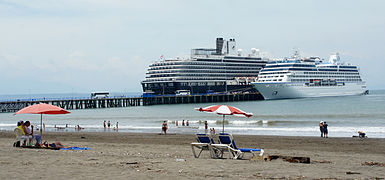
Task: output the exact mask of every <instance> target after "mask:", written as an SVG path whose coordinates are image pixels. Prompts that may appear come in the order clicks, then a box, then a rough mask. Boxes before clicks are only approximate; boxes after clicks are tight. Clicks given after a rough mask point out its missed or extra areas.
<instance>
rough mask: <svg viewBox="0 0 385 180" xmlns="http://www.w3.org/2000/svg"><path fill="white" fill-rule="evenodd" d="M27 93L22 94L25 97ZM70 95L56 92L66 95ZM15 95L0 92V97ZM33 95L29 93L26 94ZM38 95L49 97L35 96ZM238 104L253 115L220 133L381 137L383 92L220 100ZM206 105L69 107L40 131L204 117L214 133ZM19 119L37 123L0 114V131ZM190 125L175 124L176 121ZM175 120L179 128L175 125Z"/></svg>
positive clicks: (217, 121) (35, 120)
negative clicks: (325, 132)
mask: <svg viewBox="0 0 385 180" xmlns="http://www.w3.org/2000/svg"><path fill="white" fill-rule="evenodd" d="M28 96H31V95H25V97H28ZM70 96H71V95H70V94H61V95H56V96H55V98H57V97H63V98H64V97H70ZM15 97H16V96H15ZM15 97H9V96H7V97H5V96H0V99H9V98H15ZM32 97H35V96H32ZM39 97H47V98H48V97H52V95H40V96H39ZM223 104H227V105H231V106H235V107H238V108H240V109H242V110H244V111H246V112H251V113H253V114H254V116H252V117H250V118H244V117H238V116H226V121H225V131H226V132H229V133H233V134H248V135H284V136H320V132H319V126H318V125H319V122H320V121H326V122H327V123H328V124H329V127H328V129H329V136H330V137H351V136H353V135H357V134H358V133H357V132H358V131H364V132H365V133H366V134H367V136H368V137H376V138H385V111H384V109H385V91H384V90H378V91H371V92H370V94H369V95H363V96H346V97H324V98H304V99H283V100H269V101H247V102H228V103H223ZM209 105H212V104H206V103H205V104H177V105H154V106H138V107H126V108H110V109H87V110H71V113H70V114H66V115H43V122H44V123H45V128H46V131H58V130H57V129H56V128H54V127H55V125H56V127H65V126H66V124H67V125H68V128H64V129H61V130H60V131H75V126H76V125H80V126H81V127H83V128H84V129H83V130H82V131H92V132H97V131H100V132H104V131H107V132H108V131H111V132H113V131H115V130H114V127H115V125H116V123H117V122H118V123H119V132H137V133H138V132H139V133H140V132H145V133H160V132H161V125H162V122H163V121H167V122H168V126H169V130H168V133H185V134H194V133H203V132H204V131H205V130H204V123H203V122H204V121H208V125H209V128H215V129H216V132H220V131H222V116H220V115H217V114H212V113H206V112H199V111H196V110H194V108H199V107H206V106H209ZM19 120H23V121H26V120H29V121H31V122H32V124H33V125H35V126H36V127H39V126H40V115H35V114H21V115H13V113H0V130H1V131H11V130H13V129H14V128H15V126H16V122H17V121H19ZM182 120H185V121H187V120H188V121H189V124H190V126H189V127H186V126H184V127H183V126H181V124H182V123H181V121H182ZM103 121H111V123H112V125H111V128H107V129H104V127H103ZM175 121H178V122H179V126H176V125H175Z"/></svg>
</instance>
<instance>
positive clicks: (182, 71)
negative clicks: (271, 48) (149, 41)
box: [146, 69, 259, 74]
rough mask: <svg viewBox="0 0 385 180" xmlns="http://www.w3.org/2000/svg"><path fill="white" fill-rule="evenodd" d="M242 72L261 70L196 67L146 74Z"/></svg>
mask: <svg viewBox="0 0 385 180" xmlns="http://www.w3.org/2000/svg"><path fill="white" fill-rule="evenodd" d="M186 72H187V73H242V72H246V73H258V72H259V70H238V71H231V70H227V69H226V71H223V70H211V69H210V70H201V69H196V70H171V71H155V72H153V71H150V72H148V73H146V74H160V73H186Z"/></svg>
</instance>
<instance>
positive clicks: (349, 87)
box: [252, 83, 367, 100]
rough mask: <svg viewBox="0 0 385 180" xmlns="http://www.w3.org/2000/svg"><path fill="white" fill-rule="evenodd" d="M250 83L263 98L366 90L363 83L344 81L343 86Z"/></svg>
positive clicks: (335, 93) (334, 94)
mask: <svg viewBox="0 0 385 180" xmlns="http://www.w3.org/2000/svg"><path fill="white" fill-rule="evenodd" d="M252 85H253V87H254V88H255V89H256V90H257V91H259V92H260V93H261V95H262V96H263V97H264V99H265V100H271V99H292V98H309V97H328V96H351V95H361V94H364V93H366V92H367V89H366V86H365V84H364V83H346V84H345V85H344V86H306V85H303V84H300V83H252Z"/></svg>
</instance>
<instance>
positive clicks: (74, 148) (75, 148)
mask: <svg viewBox="0 0 385 180" xmlns="http://www.w3.org/2000/svg"><path fill="white" fill-rule="evenodd" d="M90 149H91V148H89V147H68V148H60V150H90Z"/></svg>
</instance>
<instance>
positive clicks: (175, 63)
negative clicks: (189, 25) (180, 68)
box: [150, 61, 266, 67]
mask: <svg viewBox="0 0 385 180" xmlns="http://www.w3.org/2000/svg"><path fill="white" fill-rule="evenodd" d="M265 64H266V63H264V62H260V63H253V64H249V63H248V64H245V63H222V62H218V63H209V62H202V61H200V62H198V61H190V62H173V63H156V64H151V65H150V67H157V66H172V65H205V66H207V65H214V66H215V65H217V66H218V65H219V66H264V65H265Z"/></svg>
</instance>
